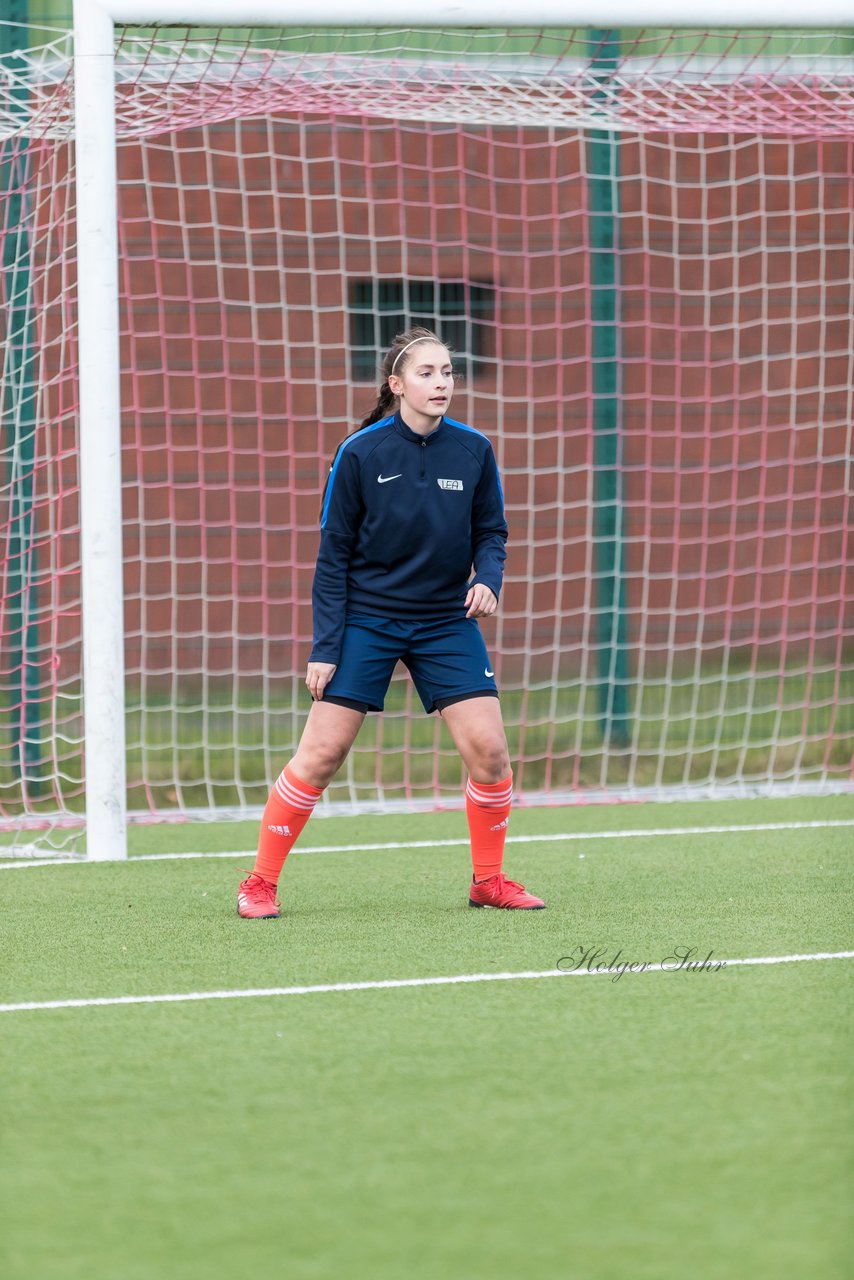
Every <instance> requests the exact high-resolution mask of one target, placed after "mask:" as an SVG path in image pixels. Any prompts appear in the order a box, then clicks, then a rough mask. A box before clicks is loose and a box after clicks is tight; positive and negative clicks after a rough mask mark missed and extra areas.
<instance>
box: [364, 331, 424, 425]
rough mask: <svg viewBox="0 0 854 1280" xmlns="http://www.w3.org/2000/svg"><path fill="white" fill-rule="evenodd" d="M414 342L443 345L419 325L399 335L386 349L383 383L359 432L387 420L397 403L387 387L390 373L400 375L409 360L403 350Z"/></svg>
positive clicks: (382, 369) (383, 363) (395, 397)
mask: <svg viewBox="0 0 854 1280" xmlns="http://www.w3.org/2000/svg"><path fill="white" fill-rule="evenodd" d="M415 342H437V343H438V344H439V346H440V347H443V346H444V345H445V344H444V342H443V341H442V339H441V338H439V337H437V335H436V334H435V333H434V332H433V330H432V329H424V328H423V327H421V326H420V325H416V327H415V328H414V329H407V330H406V333H399V334H398V335H397V337H396V338H395V340H394V342H393V343H392V344H391V346H390V347H389V349H388V352H387V353H386V357H385V359H384V360H383V362H382V365H381V366H380V372H381V373H382V377H383V381H382V385H381V386H380V393H379V396H378V398H377V402H376V404H375V405H374V407H373V409H372V410H371V412H370V413H369V414H368V416H367V418H365V420H364V422H363V423H362V424H361V426H359V428H358V430H359V431H361V430H362V429H363V428H364V427H370V426H372V425H373V424H374V423H375V422H379V421H380V419H381V418H387V417H388V416H389V414H390V413H391V412H392V410H393V409H394V406H395V404H396V402H397V396H396V395H395V394H394V392H393V391H392V389H391V387H390V386H389V385H388V380H389V378H390V377H391V375H392V372H394V373H396V374H398V375H399V374H401V373H402V372H403V370H404V369H405V368H406V366H407V365H408V364H409V361H410V359H411V356H410V352H409V351H407V350H405V348H407V347H411V346H412V344H413V343H415Z"/></svg>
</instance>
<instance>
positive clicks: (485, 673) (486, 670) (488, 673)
mask: <svg viewBox="0 0 854 1280" xmlns="http://www.w3.org/2000/svg"><path fill="white" fill-rule="evenodd" d="M483 674H484V675H485V676H494V675H495V672H494V671H490V669H489V667H484V668H483Z"/></svg>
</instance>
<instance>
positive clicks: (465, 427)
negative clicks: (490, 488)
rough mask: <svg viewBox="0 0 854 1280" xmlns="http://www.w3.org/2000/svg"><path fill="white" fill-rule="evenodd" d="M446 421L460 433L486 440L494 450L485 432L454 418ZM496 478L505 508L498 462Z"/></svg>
mask: <svg viewBox="0 0 854 1280" xmlns="http://www.w3.org/2000/svg"><path fill="white" fill-rule="evenodd" d="M445 421H446V422H447V423H448V425H449V426H451V427H459V429H460V431H470V432H471V434H472V435H473V436H480V438H481V440H485V441H486V442H487V444H488V445H489V447H490V449H492V441H491V440H490V438H489V436H488V435H485V434H484V432H483V431H478V430H477V428H476V427H470V426H469V425H468V424H467V423H465V422H457V421H456V420H455V419H454V418H445ZM492 454H493V457H494V456H495V450H494V449H492ZM495 478H496V480H497V482H498V492H499V494H500V495H501V505H502V507H503V506H504V488H503V486H502V484H501V472H500V471H499V470H498V462H497V461H496V464H495Z"/></svg>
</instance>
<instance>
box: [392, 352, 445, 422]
mask: <svg viewBox="0 0 854 1280" xmlns="http://www.w3.org/2000/svg"><path fill="white" fill-rule="evenodd" d="M389 386H390V387H391V390H392V391H393V392H394V394H395V395H396V396H397V397H398V398H399V400H400V409H401V413H402V414H403V417H404V420H405V421H407V422H409V425H410V426H411V427H413V428H415V427H416V426H418V425H421V424H422V423H423V421H424V420H426V419H434V420H435V419H438V418H441V416H442V414H443V413H445V411H446V410H447V408H448V405H449V404H450V403H451V396H452V395H453V394H454V374H453V371H452V366H451V357H450V356H449V355H448V352H447V349H446V348H445V347H443V346H441V344H440V343H438V342H423V343H422V342H419V343H418V345H417V346H415V347H413V349H412V359H411V360H410V361H409V363H408V364H407V365H406V367H405V368H404V370H403V372H402V373H401V375H400V377H396V378H393V379H391V378H390V379H389ZM413 415H417V417H418V419H419V421H418V422H417V423H416V422H415V421H410V417H412V416H413Z"/></svg>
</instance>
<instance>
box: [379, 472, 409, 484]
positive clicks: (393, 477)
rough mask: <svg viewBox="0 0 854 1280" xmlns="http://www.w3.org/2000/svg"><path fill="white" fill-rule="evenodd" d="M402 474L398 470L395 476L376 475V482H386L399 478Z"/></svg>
mask: <svg viewBox="0 0 854 1280" xmlns="http://www.w3.org/2000/svg"><path fill="white" fill-rule="evenodd" d="M402 475H403V472H402V471H398V473H397V475H396V476H377V484H388V482H389V480H399V479H400V477H401V476H402Z"/></svg>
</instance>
